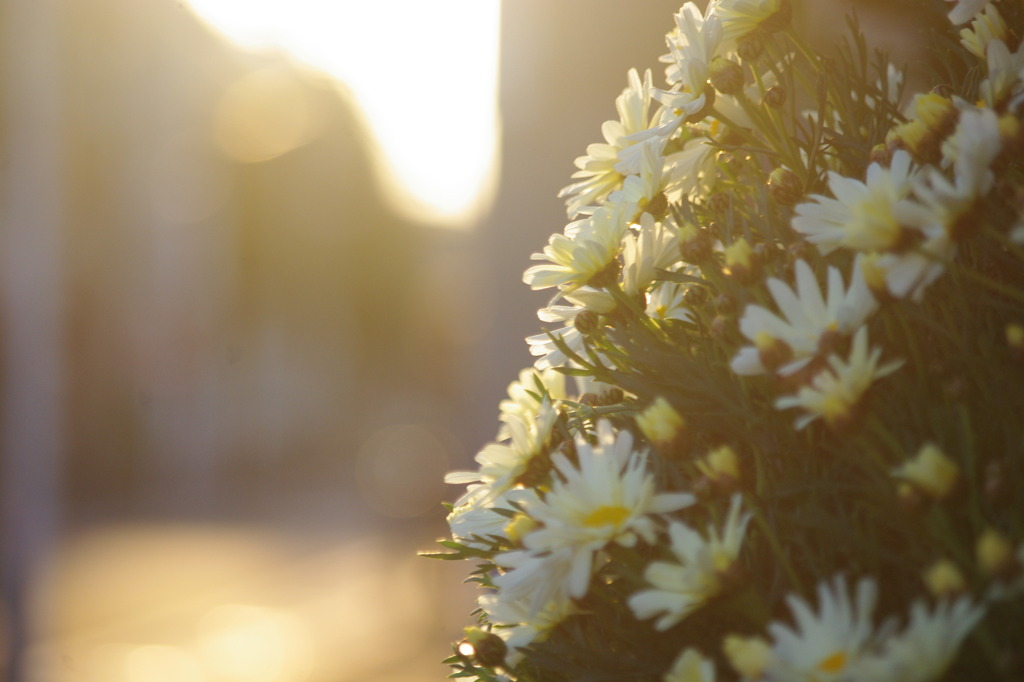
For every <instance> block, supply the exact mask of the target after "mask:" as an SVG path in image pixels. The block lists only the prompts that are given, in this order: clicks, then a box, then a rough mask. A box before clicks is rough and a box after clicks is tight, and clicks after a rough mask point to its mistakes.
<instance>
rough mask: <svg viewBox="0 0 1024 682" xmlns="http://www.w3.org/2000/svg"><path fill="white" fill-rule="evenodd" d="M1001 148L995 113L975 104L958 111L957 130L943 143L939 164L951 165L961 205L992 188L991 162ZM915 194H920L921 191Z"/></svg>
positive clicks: (993, 179)
mask: <svg viewBox="0 0 1024 682" xmlns="http://www.w3.org/2000/svg"><path fill="white" fill-rule="evenodd" d="M1002 150H1003V138H1002V135H1001V133H1000V131H999V117H998V116H997V115H996V112H994V111H992V110H991V109H985V108H978V107H969V108H965V109H964V110H963V111H961V112H960V117H959V119H958V120H957V125H956V130H954V131H953V133H952V134H951V135H950V136H949V137H947V138H946V139H945V140H943V142H942V165H943V167H944V168H948V167H949V166H952V167H953V173H954V182H953V184H952V186H955V187H956V194H957V195H958V196H960V197H963V199H964V201H963V202H962V203H961V205H962V204H963V203H968V202H971V201H973V200H974V199H975V198H977V197H979V196H981V195H983V194H987V193H988V191H989V190H990V189H991V188H992V185H993V184H994V182H995V175H994V174H993V173H992V171H991V166H992V162H993V161H995V160H996V157H998V156H999V154H1000V152H1002ZM917 194H918V195H919V196H920V194H921V192H920V191H918V192H917ZM922 198H927V197H922Z"/></svg>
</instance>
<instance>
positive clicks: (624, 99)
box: [558, 69, 664, 217]
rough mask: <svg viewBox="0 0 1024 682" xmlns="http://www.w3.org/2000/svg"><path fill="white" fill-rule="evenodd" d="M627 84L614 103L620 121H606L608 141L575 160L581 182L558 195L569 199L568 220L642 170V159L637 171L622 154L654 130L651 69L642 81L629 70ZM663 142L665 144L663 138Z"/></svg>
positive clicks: (605, 136)
mask: <svg viewBox="0 0 1024 682" xmlns="http://www.w3.org/2000/svg"><path fill="white" fill-rule="evenodd" d="M628 81H629V85H628V86H627V87H626V89H625V90H623V91H622V94H621V95H619V96H618V98H616V100H615V108H616V109H617V110H618V112H619V120H618V121H605V122H604V124H603V125H602V126H601V133H602V134H603V135H604V139H605V141H604V142H603V143H594V144H591V145H589V146H588V147H587V154H586V155H585V156H580V157H579V158H577V159H576V161H575V164H576V167H577V168H578V169H579V170H578V171H576V172H575V173H573V175H572V177H573V178H577V179H578V182H574V183H572V184H570V185H568V186H567V187H565V188H563V189H562V191H560V192H559V193H558V197H559V198H560V199H567V200H566V206H567V212H568V214H569V217H572V216H574V215H577V214H578V213H580V212H582V210H583V209H584V208H585V207H587V206H592V205H595V204H598V203H599V202H600V201H601V200H602V199H604V198H605V197H607V196H608V195H609V194H611V193H612V192H613V191H615V190H616V189H618V188H619V187H620V186H621V184H622V179H623V177H624V176H626V175H631V174H633V173H636V172H638V171H639V163H638V161H639V160H637V164H636V168H630V167H629V166H630V164H628V163H627V164H626V165H621V161H622V158H621V155H622V154H623V153H624V152H625V151H626V150H627V149H628V148H629V147H631V146H633V145H635V144H637V143H638V142H642V141H643V138H642V137H641V138H636V137H633V135H635V134H636V133H644V132H646V131H648V130H649V129H650V128H652V125H651V124H652V120H651V115H650V107H651V94H650V93H651V89H652V88H653V87H654V86H653V83H652V81H651V72H650V70H649V69H648V70H647V71H646V72H645V73H644V78H643V80H642V81H641V80H640V75H639V74H638V73H637V71H636V69H630V70H629V74H628ZM660 139H661V143H662V144H664V137H662V138H660ZM658 151H659V152H660V149H659V150H658Z"/></svg>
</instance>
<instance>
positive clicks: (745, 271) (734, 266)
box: [725, 237, 761, 284]
mask: <svg viewBox="0 0 1024 682" xmlns="http://www.w3.org/2000/svg"><path fill="white" fill-rule="evenodd" d="M725 269H726V271H727V274H729V275H730V276H732V277H734V278H735V279H736V281H738V282H740V283H741V284H751V283H753V282H754V281H755V280H756V279H757V277H758V275H759V274H760V270H761V268H760V262H759V261H758V259H757V257H756V256H755V255H754V250H753V249H752V248H751V246H750V243H749V242H748V241H747V240H746V239H744V238H743V237H740V238H739V239H737V240H736V241H734V242H733V243H732V244H730V245H729V246H727V247H725Z"/></svg>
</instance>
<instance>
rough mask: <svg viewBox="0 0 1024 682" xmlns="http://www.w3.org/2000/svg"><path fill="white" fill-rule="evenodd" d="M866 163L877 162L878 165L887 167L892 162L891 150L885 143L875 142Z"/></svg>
mask: <svg viewBox="0 0 1024 682" xmlns="http://www.w3.org/2000/svg"><path fill="white" fill-rule="evenodd" d="M868 163H877V164H878V165H879V166H883V167H886V168H888V166H889V164H890V163H892V151H891V150H890V149H889V147H888V145H886V144H885V143H881V142H880V143H879V144H876V145H875V146H874V147H872V148H871V153H870V154H868Z"/></svg>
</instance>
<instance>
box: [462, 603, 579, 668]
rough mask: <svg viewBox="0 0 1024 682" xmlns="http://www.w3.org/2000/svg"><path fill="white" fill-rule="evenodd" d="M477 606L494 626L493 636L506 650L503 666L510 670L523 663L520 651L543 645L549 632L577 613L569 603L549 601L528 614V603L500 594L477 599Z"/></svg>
mask: <svg viewBox="0 0 1024 682" xmlns="http://www.w3.org/2000/svg"><path fill="white" fill-rule="evenodd" d="M477 606H479V607H480V610H481V611H483V612H484V613H485V614H486V615H487V620H488V622H490V623H493V624H494V625H496V626H497V627H495V628H494V630H493V632H494V634H496V635H498V636H499V637H501V638H502V639H503V640H504V641H505V644H506V645H507V646H508V654H507V655H506V656H505V663H506V664H507V665H509V666H515V665H516V664H517V663H518V662H519V661H521V660H522V658H523V654H522V651H521V649H522V648H524V647H526V646H529V645H530V644H532V643H534V642H541V641H544V639H545V638H546V637H547V635H548V633H549V632H550V631H551V629H552V628H554V627H555V626H556V625H558V624H559V623H561V622H562V621H563V620H565V619H566V618H567V617H569V616H570V615H572V614H573V613H574V612H575V611H576V609H575V607H574V606H573V603H572V602H571V601H562V602H553V601H552V602H548V603H547V604H545V605H544V606H543V607H542V608H540V609H537V610H536V611H531V609H530V608H529V605H528V603H527V602H525V601H511V600H509V599H507V598H506V597H505V595H504V594H503V593H502V592H500V591H499V592H488V593H485V594H482V595H480V596H479V597H478V598H477Z"/></svg>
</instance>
